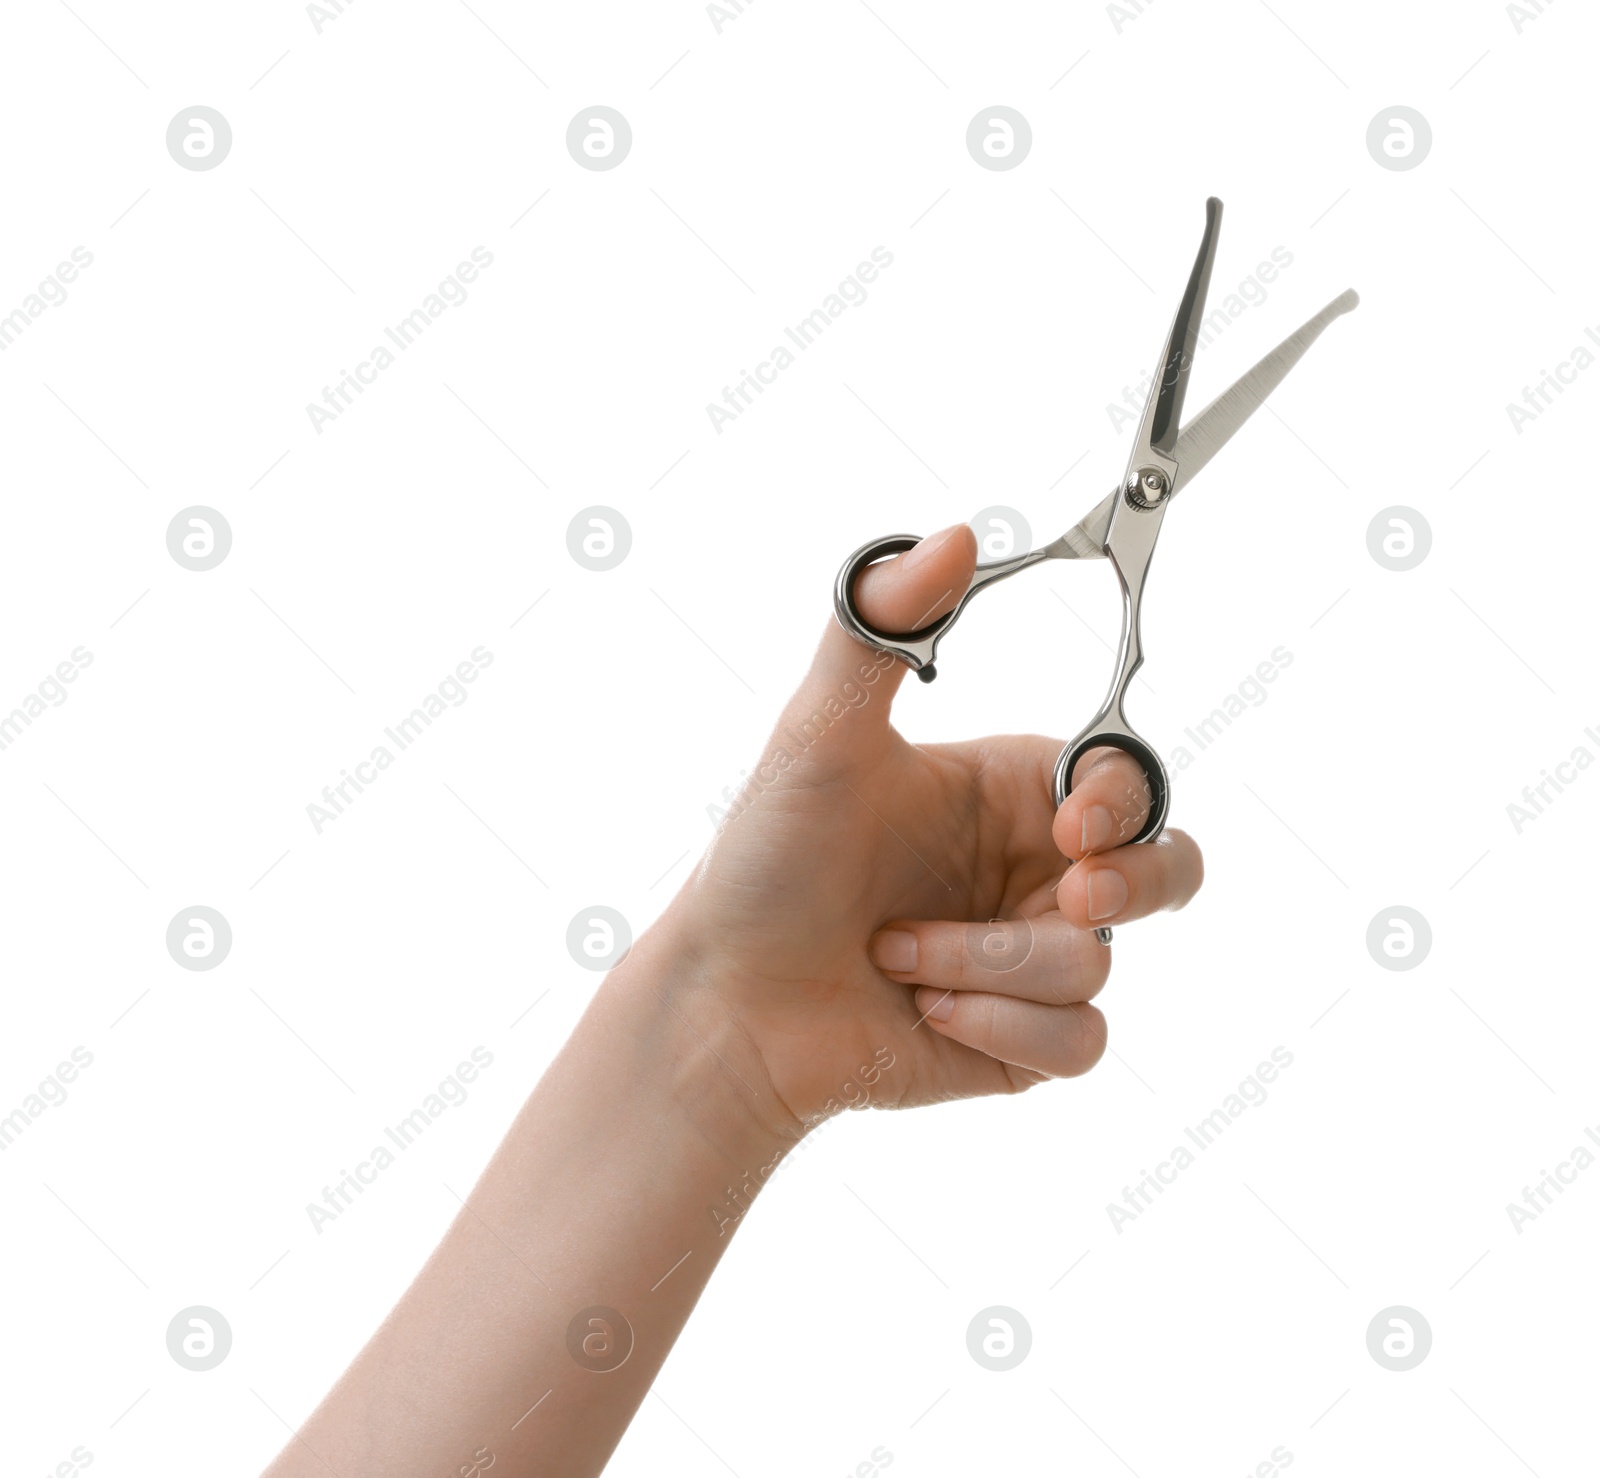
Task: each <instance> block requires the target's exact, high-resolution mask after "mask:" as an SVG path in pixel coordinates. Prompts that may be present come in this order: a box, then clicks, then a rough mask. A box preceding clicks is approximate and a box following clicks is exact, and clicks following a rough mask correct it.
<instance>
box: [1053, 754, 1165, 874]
mask: <svg viewBox="0 0 1600 1478" xmlns="http://www.w3.org/2000/svg"><path fill="white" fill-rule="evenodd" d="M1149 815H1150V782H1149V781H1148V780H1147V779H1145V773H1144V771H1143V770H1142V769H1141V768H1140V766H1139V763H1138V761H1137V760H1135V759H1134V758H1133V757H1132V756H1131V755H1127V754H1124V753H1123V752H1122V751H1121V750H1120V749H1112V748H1110V747H1109V746H1106V745H1102V746H1101V747H1100V748H1099V749H1091V750H1090V751H1089V752H1088V753H1087V754H1085V755H1084V756H1083V758H1082V759H1080V760H1079V761H1078V763H1077V765H1076V766H1075V767H1074V769H1073V772H1072V792H1071V794H1069V795H1068V796H1067V798H1066V800H1064V801H1062V803H1061V805H1060V806H1059V807H1058V808H1057V810H1056V816H1055V821H1054V823H1053V825H1052V827H1051V836H1052V838H1053V839H1054V841H1055V844H1056V846H1057V847H1058V848H1059V849H1060V851H1061V853H1062V855H1063V856H1065V857H1078V858H1082V857H1087V856H1089V855H1090V854H1091V853H1094V852H1109V851H1111V850H1112V848H1114V847H1120V846H1122V845H1123V844H1124V843H1125V842H1131V841H1132V840H1133V838H1134V837H1136V836H1137V835H1138V834H1139V828H1140V827H1142V826H1143V825H1144V823H1145V820H1146V818H1147V817H1148V816H1149Z"/></svg>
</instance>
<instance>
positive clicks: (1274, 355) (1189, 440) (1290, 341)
mask: <svg viewBox="0 0 1600 1478" xmlns="http://www.w3.org/2000/svg"><path fill="white" fill-rule="evenodd" d="M1360 301H1361V299H1360V298H1359V297H1358V296H1357V294H1356V293H1355V291H1354V290H1353V289H1352V290H1350V291H1347V292H1343V293H1340V294H1339V296H1338V297H1336V298H1335V299H1334V300H1333V301H1332V302H1331V303H1329V304H1328V306H1327V307H1326V308H1324V309H1323V310H1322V311H1321V312H1320V313H1318V314H1317V315H1316V316H1315V317H1314V318H1310V319H1308V320H1307V321H1306V322H1305V323H1303V324H1301V325H1300V327H1299V328H1297V329H1296V330H1295V331H1294V332H1293V333H1292V334H1290V335H1289V337H1288V338H1287V339H1285V340H1284V341H1283V342H1282V343H1281V344H1279V345H1278V347H1277V348H1276V349H1274V350H1273V351H1272V352H1271V353H1270V354H1268V355H1267V356H1266V357H1265V358H1264V359H1262V360H1261V361H1260V362H1259V363H1258V364H1257V365H1256V366H1255V367H1254V368H1253V369H1251V370H1249V371H1248V372H1247V373H1246V374H1244V375H1242V376H1240V378H1239V379H1237V380H1235V381H1234V382H1233V384H1231V385H1230V386H1229V387H1228V388H1227V389H1226V390H1224V391H1223V392H1222V394H1221V395H1219V396H1218V397H1217V398H1216V399H1215V400H1213V401H1212V402H1211V404H1210V405H1208V406H1207V407H1206V408H1205V409H1204V410H1203V411H1201V412H1200V414H1199V415H1197V416H1196V417H1195V418H1194V419H1193V420H1192V421H1190V422H1189V424H1188V425H1187V426H1185V427H1184V428H1183V431H1182V433H1181V434H1180V435H1179V437H1178V456H1177V461H1178V477H1177V481H1176V482H1175V484H1174V486H1173V489H1172V493H1171V494H1170V495H1169V496H1174V497H1175V496H1176V495H1177V493H1178V490H1179V489H1180V488H1181V487H1183V486H1184V484H1185V483H1187V482H1188V481H1189V479H1190V478H1192V477H1194V476H1195V475H1196V474H1197V473H1199V472H1200V471H1201V470H1202V469H1203V468H1204V467H1205V466H1206V464H1207V463H1208V462H1210V461H1211V459H1212V458H1213V457H1214V456H1216V454H1217V453H1218V452H1220V451H1221V450H1222V449H1223V447H1225V446H1226V445H1227V444H1228V442H1229V441H1231V440H1232V439H1233V436H1234V434H1235V432H1237V431H1238V430H1239V428H1240V427H1241V426H1243V425H1244V423H1245V422H1246V421H1248V420H1249V419H1250V417H1251V416H1253V415H1254V414H1255V413H1256V412H1257V411H1258V410H1259V409H1260V408H1261V406H1262V404H1263V403H1264V402H1265V401H1266V398H1267V397H1268V396H1269V395H1271V394H1272V392H1273V391H1274V390H1276V389H1277V388H1278V386H1279V385H1281V384H1282V383H1283V381H1284V380H1285V378H1286V377H1287V376H1288V374H1289V371H1290V370H1292V369H1293V368H1294V367H1295V365H1297V364H1298V363H1299V362H1300V360H1301V358H1302V357H1303V356H1304V354H1305V352H1306V350H1307V349H1309V348H1310V347H1311V346H1312V345H1313V344H1314V343H1316V341H1317V339H1318V338H1319V337H1320V335H1321V333H1322V331H1323V329H1325V328H1327V326H1328V325H1329V324H1330V323H1332V322H1333V320H1334V319H1336V318H1340V317H1342V316H1343V315H1344V314H1346V313H1349V312H1350V311H1351V310H1352V309H1354V308H1355V307H1356V305H1357V304H1358V303H1360ZM1120 492H1121V489H1120V488H1113V489H1112V490H1111V491H1110V492H1109V493H1107V494H1106V496H1105V497H1104V498H1102V499H1101V500H1100V502H1098V503H1097V504H1095V506H1094V507H1093V508H1092V509H1091V510H1090V511H1089V512H1088V513H1086V514H1085V515H1084V516H1083V517H1082V518H1081V519H1079V520H1078V522H1077V523H1075V524H1074V525H1073V526H1072V527H1071V528H1070V529H1068V530H1067V532H1066V533H1064V534H1063V535H1062V536H1061V537H1060V538H1059V539H1057V540H1056V541H1055V542H1054V543H1053V544H1049V545H1047V546H1046V548H1045V551H1044V552H1045V557H1046V558H1048V559H1104V558H1105V553H1106V551H1105V542H1106V535H1107V532H1108V531H1109V529H1110V527H1111V512H1112V510H1113V509H1114V508H1115V507H1116V506H1117V498H1118V496H1119V494H1120Z"/></svg>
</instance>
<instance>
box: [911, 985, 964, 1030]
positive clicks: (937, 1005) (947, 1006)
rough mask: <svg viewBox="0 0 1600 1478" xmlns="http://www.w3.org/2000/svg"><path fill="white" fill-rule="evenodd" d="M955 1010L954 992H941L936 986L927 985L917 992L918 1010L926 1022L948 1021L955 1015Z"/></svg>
mask: <svg viewBox="0 0 1600 1478" xmlns="http://www.w3.org/2000/svg"><path fill="white" fill-rule="evenodd" d="M955 1009H956V997H955V992H954V991H948V990H939V989H938V988H937V987H935V986H931V985H925V986H923V987H922V989H921V990H919V991H918V992H917V1010H919V1011H920V1012H921V1013H922V1015H923V1017H924V1019H926V1020H929V1021H948V1020H949V1019H950V1018H951V1016H953V1015H954V1014H955Z"/></svg>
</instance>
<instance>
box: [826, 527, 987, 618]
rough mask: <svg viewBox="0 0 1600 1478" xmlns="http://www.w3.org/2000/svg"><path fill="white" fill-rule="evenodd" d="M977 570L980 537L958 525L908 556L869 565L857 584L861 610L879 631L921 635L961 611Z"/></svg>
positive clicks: (912, 549) (930, 537) (945, 530)
mask: <svg viewBox="0 0 1600 1478" xmlns="http://www.w3.org/2000/svg"><path fill="white" fill-rule="evenodd" d="M977 567H978V539H977V536H976V535H975V534H974V533H973V532H972V530H971V529H970V528H968V527H967V525H966V524H964V523H958V524H954V525H952V526H951V527H950V528H948V529H942V530H940V531H939V532H938V533H937V534H929V535H928V537H927V538H926V539H924V540H923V541H922V542H921V543H920V544H918V545H916V546H915V547H914V548H911V549H908V550H906V552H905V553H904V554H897V555H895V556H894V558H893V559H885V560H880V561H879V562H878V563H877V564H875V565H868V566H867V568H866V569H864V570H863V571H862V572H861V574H860V575H859V576H858V577H857V579H856V591H855V595H856V606H857V608H858V609H859V610H860V612H861V614H862V615H863V616H864V617H866V619H867V622H868V624H869V625H872V626H876V627H877V628H878V630H879V631H891V632H894V633H896V634H901V633H907V632H912V631H920V630H921V629H922V628H923V627H924V626H926V625H927V624H928V623H929V622H930V621H937V620H938V619H939V617H940V616H942V615H944V614H945V613H946V612H947V611H951V610H954V609H955V606H956V604H957V602H958V601H960V599H961V597H962V596H963V595H965V594H966V593H967V586H968V585H970V584H971V583H972V572H973V571H974V570H975V569H976V568H977Z"/></svg>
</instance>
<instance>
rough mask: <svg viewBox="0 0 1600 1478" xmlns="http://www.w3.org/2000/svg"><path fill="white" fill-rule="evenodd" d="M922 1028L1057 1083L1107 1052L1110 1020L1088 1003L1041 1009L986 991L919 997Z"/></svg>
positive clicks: (931, 991) (927, 992)
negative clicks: (1041, 1074)
mask: <svg viewBox="0 0 1600 1478" xmlns="http://www.w3.org/2000/svg"><path fill="white" fill-rule="evenodd" d="M917 1010H918V1011H919V1012H925V1013H926V1015H925V1016H924V1018H923V1024H924V1025H925V1026H926V1027H927V1028H930V1029H932V1030H933V1031H936V1032H937V1033H938V1034H939V1035H940V1036H941V1037H949V1038H950V1039H951V1040H952V1041H956V1042H961V1043H962V1044H964V1045H965V1046H968V1047H972V1048H974V1049H976V1050H977V1051H979V1052H984V1053H987V1054H988V1055H989V1056H990V1057H994V1058H998V1059H999V1060H1000V1061H1001V1062H1008V1063H1011V1064H1012V1065H1014V1066H1016V1067H1021V1068H1028V1069H1030V1070H1032V1071H1033V1072H1037V1073H1044V1074H1045V1075H1046V1076H1047V1077H1052V1078H1075V1077H1077V1076H1078V1075H1079V1074H1080V1073H1086V1072H1088V1071H1089V1069H1090V1068H1092V1067H1093V1066H1094V1065H1095V1063H1097V1062H1099V1061H1100V1058H1101V1057H1102V1055H1104V1053H1105V1050H1106V1019H1105V1017H1104V1016H1102V1015H1101V1014H1100V1012H1099V1010H1098V1009H1097V1008H1095V1007H1094V1006H1091V1005H1089V1004H1087V1003H1086V1002H1081V1001H1080V1002H1075V1003H1073V1004H1072V1005H1068V1006H1041V1005H1040V1004H1039V1003H1038V1002H1037V1001H1019V1000H1016V999H1015V998H1013V997H1011V996H997V995H990V994H988V993H987V992H984V991H941V990H938V989H936V988H934V987H933V986H923V987H922V989H921V990H919V991H918V992H917Z"/></svg>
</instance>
